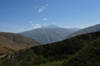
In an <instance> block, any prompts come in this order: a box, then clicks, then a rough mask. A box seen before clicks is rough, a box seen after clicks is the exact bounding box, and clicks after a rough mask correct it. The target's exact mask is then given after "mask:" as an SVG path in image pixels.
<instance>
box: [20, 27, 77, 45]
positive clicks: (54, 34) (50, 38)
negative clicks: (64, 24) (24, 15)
mask: <svg viewBox="0 0 100 66" xmlns="http://www.w3.org/2000/svg"><path fill="white" fill-rule="evenodd" d="M77 30H78V29H75V30H74V29H73V28H72V29H66V28H60V27H58V26H55V25H51V26H48V27H45V28H43V29H42V28H40V29H35V30H31V31H26V32H22V33H20V34H21V35H24V36H26V37H29V38H32V39H35V40H36V41H38V42H40V43H42V44H48V43H53V42H57V41H61V40H64V39H65V38H66V37H67V36H68V35H69V34H71V33H73V32H75V31H77Z"/></svg>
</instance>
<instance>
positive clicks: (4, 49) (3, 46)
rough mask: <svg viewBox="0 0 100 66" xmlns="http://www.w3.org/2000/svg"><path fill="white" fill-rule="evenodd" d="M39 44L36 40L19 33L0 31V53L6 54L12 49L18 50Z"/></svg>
mask: <svg viewBox="0 0 100 66" xmlns="http://www.w3.org/2000/svg"><path fill="white" fill-rule="evenodd" d="M36 45H40V43H38V42H37V41H35V40H33V39H30V38H27V37H24V36H22V35H19V34H13V33H4V32H0V54H1V55H2V54H6V53H7V54H8V53H11V52H12V51H16V50H20V49H23V48H29V47H33V46H36Z"/></svg>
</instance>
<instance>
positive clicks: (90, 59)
mask: <svg viewBox="0 0 100 66" xmlns="http://www.w3.org/2000/svg"><path fill="white" fill-rule="evenodd" d="M63 66H100V36H98V38H97V39H95V40H94V41H92V42H91V43H90V45H88V46H86V47H85V48H83V49H82V50H80V51H79V52H78V53H77V54H75V55H74V57H73V58H71V59H70V60H68V61H67V62H65V63H64V64H63Z"/></svg>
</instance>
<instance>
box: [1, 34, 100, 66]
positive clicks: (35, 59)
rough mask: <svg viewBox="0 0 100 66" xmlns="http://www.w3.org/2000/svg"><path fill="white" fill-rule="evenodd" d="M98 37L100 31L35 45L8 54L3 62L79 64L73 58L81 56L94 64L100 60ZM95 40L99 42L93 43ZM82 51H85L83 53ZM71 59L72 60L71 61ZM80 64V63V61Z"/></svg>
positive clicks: (24, 65) (38, 65) (23, 65)
mask: <svg viewBox="0 0 100 66" xmlns="http://www.w3.org/2000/svg"><path fill="white" fill-rule="evenodd" d="M98 39H100V32H96V33H90V34H84V35H80V36H77V37H73V38H71V39H67V40H64V41H60V42H56V43H53V44H47V45H41V46H35V47H32V48H30V49H24V50H20V51H18V52H13V53H12V54H9V55H7V56H6V57H4V58H3V62H2V63H4V65H5V66H6V65H8V64H9V65H12V66H16V65H18V66H33V65H34V66H46V65H47V66H48V65H49V64H51V65H53V66H55V65H57V66H59V65H62V64H63V65H65V66H67V65H68V64H69V66H70V64H74V63H76V66H77V63H78V62H76V61H77V60H74V62H73V58H76V57H79V56H80V57H79V59H81V58H83V60H84V59H85V58H87V59H86V60H84V61H85V62H86V63H88V61H89V63H90V64H91V63H93V61H95V62H94V63H93V64H96V63H98V62H99V60H97V58H98V59H99V54H98V53H99V46H98V45H99V40H98ZM94 41H95V42H97V43H93V42H94ZM87 47H90V48H87ZM92 48H94V49H92ZM83 50H84V51H83ZM95 51H96V52H95ZM81 52H83V54H82V53H81ZM85 52H86V53H85ZM71 60H72V62H70V61H71ZM83 60H82V61H83ZM90 60H93V61H90ZM82 61H81V62H82ZM59 62H61V63H59ZM78 64H79V65H80V61H79V63H78ZM82 64H84V62H82ZM98 64H99V63H98ZM83 66H85V65H83Z"/></svg>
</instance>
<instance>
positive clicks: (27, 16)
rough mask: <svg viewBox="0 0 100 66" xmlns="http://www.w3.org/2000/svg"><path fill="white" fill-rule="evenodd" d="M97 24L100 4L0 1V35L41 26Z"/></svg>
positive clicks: (53, 0)
mask: <svg viewBox="0 0 100 66" xmlns="http://www.w3.org/2000/svg"><path fill="white" fill-rule="evenodd" d="M99 23H100V0H0V32H13V33H18V32H23V31H28V30H32V29H36V28H39V27H41V26H49V25H53V24H55V25H57V26H60V27H64V28H85V27H88V26H92V25H95V24H99Z"/></svg>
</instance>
